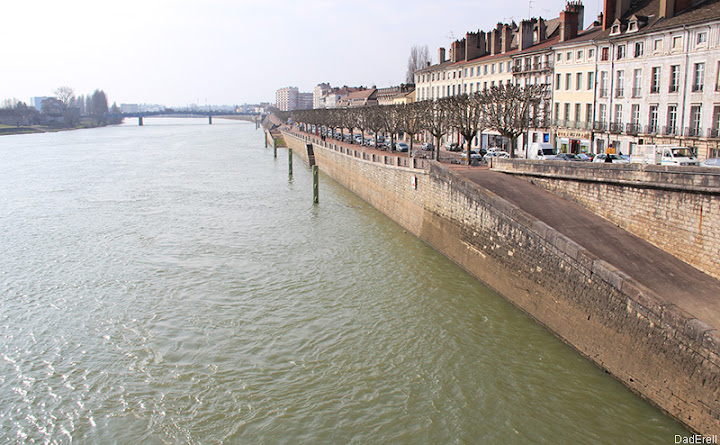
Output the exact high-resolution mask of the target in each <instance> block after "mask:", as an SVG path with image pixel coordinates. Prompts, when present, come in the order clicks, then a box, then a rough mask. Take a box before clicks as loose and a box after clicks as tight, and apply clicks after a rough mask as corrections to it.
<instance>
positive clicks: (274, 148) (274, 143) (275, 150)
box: [270, 133, 277, 159]
mask: <svg viewBox="0 0 720 445" xmlns="http://www.w3.org/2000/svg"><path fill="white" fill-rule="evenodd" d="M270 136H271V137H272V133H270ZM273 157H274V158H275V159H277V141H276V140H275V138H274V137H273Z"/></svg>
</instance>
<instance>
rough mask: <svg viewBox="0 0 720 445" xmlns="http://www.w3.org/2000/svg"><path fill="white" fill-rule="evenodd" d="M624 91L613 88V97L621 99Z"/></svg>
mask: <svg viewBox="0 0 720 445" xmlns="http://www.w3.org/2000/svg"><path fill="white" fill-rule="evenodd" d="M624 93H625V91H624V90H623V89H622V88H615V97H623V95H624Z"/></svg>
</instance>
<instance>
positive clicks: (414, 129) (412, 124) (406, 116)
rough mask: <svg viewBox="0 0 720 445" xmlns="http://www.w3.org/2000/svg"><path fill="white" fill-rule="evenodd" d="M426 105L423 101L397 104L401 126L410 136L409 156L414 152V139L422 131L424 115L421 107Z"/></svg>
mask: <svg viewBox="0 0 720 445" xmlns="http://www.w3.org/2000/svg"><path fill="white" fill-rule="evenodd" d="M423 106H426V105H425V104H424V103H422V102H415V103H410V104H400V105H397V111H398V119H399V120H400V128H402V131H404V132H405V133H407V134H408V135H409V136H410V149H409V150H408V156H411V155H412V152H413V139H415V135H416V134H417V133H419V132H420V130H421V129H422V124H423V116H422V110H421V107H423Z"/></svg>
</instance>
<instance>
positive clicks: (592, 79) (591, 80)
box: [587, 71, 595, 90]
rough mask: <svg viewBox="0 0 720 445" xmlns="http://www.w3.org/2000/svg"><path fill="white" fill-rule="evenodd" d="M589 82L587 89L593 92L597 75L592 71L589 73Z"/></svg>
mask: <svg viewBox="0 0 720 445" xmlns="http://www.w3.org/2000/svg"><path fill="white" fill-rule="evenodd" d="M587 80H588V81H587V89H588V90H592V89H593V87H594V86H595V73H594V72H592V71H588V75H587Z"/></svg>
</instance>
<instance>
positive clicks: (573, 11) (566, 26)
mask: <svg viewBox="0 0 720 445" xmlns="http://www.w3.org/2000/svg"><path fill="white" fill-rule="evenodd" d="M621 1H623V2H624V1H626V0H618V3H619V2H621ZM583 13H584V7H583V5H582V2H581V1H579V0H577V1H569V2H567V4H566V5H565V10H564V11H562V12H561V13H560V41H561V42H564V41H566V40H570V39H573V38H575V37H577V35H578V34H579V33H580V31H582V14H583Z"/></svg>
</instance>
